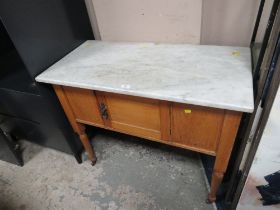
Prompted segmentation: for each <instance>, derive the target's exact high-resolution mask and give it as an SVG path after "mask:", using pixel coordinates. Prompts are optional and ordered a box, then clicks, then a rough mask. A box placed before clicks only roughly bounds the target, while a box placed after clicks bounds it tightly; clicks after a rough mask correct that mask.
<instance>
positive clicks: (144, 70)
mask: <svg viewBox="0 0 280 210" xmlns="http://www.w3.org/2000/svg"><path fill="white" fill-rule="evenodd" d="M36 81H38V82H44V83H50V84H56V85H65V86H72V87H78V88H85V89H92V90H100V91H106V92H113V93H120V94H126V95H133V96H141V97H146V98H154V99H161V100H167V101H172V102H181V103H186V104H193V105H201V106H207V107H214V108H222V109H228V110H234V111H240V112H252V111H253V109H254V102H253V85H252V73H251V54H250V49H249V48H247V47H228V46H210V45H188V44H155V43H127V42H103V41H86V42H85V43H83V44H82V45H81V46H79V47H78V48H76V49H75V50H74V51H72V52H71V53H69V54H68V55H66V56H65V57H64V58H62V59H61V60H59V61H58V62H57V63H55V64H54V65H52V66H51V67H49V68H48V69H47V70H46V71H44V72H43V73H41V74H40V75H39V76H37V77H36Z"/></svg>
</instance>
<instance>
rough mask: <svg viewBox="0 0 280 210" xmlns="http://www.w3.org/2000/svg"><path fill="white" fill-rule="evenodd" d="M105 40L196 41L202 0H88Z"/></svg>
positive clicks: (198, 37)
mask: <svg viewBox="0 0 280 210" xmlns="http://www.w3.org/2000/svg"><path fill="white" fill-rule="evenodd" d="M92 3H93V7H94V11H95V16H96V19H97V23H98V27H99V33H100V37H101V39H102V40H106V41H108V40H109V41H149V42H168V43H194V44H199V43H200V30H201V10H202V0H92Z"/></svg>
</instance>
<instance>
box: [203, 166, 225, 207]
mask: <svg viewBox="0 0 280 210" xmlns="http://www.w3.org/2000/svg"><path fill="white" fill-rule="evenodd" d="M223 177H224V173H222V172H217V171H214V172H213V174H212V179H211V190H210V193H209V194H208V198H207V203H213V202H215V201H216V194H217V191H218V188H219V186H220V184H221V182H222V180H223Z"/></svg>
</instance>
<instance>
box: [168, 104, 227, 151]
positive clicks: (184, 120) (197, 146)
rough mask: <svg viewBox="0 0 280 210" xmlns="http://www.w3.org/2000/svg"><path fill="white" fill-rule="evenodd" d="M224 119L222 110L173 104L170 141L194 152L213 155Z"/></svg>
mask: <svg viewBox="0 0 280 210" xmlns="http://www.w3.org/2000/svg"><path fill="white" fill-rule="evenodd" d="M223 119H224V110H222V109H214V108H207V107H201V106H193V105H186V104H179V103H173V104H172V108H171V139H172V140H171V141H172V142H173V143H175V144H178V146H183V147H186V148H189V149H192V150H195V151H199V152H203V153H206V154H210V155H215V154H216V150H217V145H218V142H219V138H220V134H221V130H222V125H223Z"/></svg>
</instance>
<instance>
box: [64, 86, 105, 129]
mask: <svg viewBox="0 0 280 210" xmlns="http://www.w3.org/2000/svg"><path fill="white" fill-rule="evenodd" d="M63 90H64V92H65V95H66V97H67V99H68V101H69V103H70V105H71V108H72V110H73V112H74V114H75V117H76V120H77V121H79V122H84V123H90V124H96V125H99V126H100V125H101V126H103V120H102V118H101V117H100V113H99V107H98V102H97V99H96V96H95V94H94V92H93V91H92V90H86V89H80V88H72V87H63Z"/></svg>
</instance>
